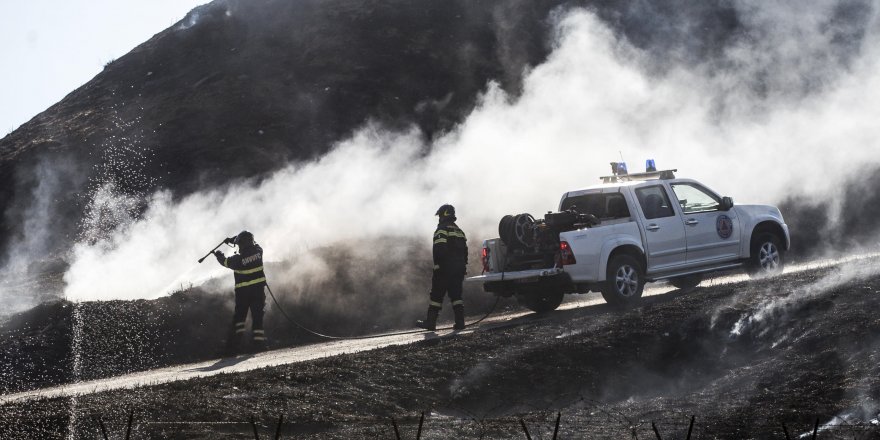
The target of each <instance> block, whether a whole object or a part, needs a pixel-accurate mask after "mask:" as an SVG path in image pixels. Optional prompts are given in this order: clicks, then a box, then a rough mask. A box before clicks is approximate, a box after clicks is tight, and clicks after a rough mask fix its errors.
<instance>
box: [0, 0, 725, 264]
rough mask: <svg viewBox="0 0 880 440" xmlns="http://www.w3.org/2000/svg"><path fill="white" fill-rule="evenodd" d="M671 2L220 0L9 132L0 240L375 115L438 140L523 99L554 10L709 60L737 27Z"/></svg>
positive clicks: (59, 234)
mask: <svg viewBox="0 0 880 440" xmlns="http://www.w3.org/2000/svg"><path fill="white" fill-rule="evenodd" d="M678 3H679V2H668V3H666V4H659V5H656V6H650V7H648V6H645V5H644V4H642V2H638V1H627V2H617V1H614V2H607V1H596V2H585V1H574V0H568V1H566V0H548V1H537V2H533V1H525V0H509V1H503V2H473V1H466V0H415V1H413V0H383V1H372V0H320V1H318V0H298V1H289V0H266V1H260V2H248V1H240V0H218V1H215V2H213V3H210V4H208V5H205V6H202V7H199V8H197V9H195V10H193V11H192V12H191V13H190V14H189V15H188V16H187V17H186V18H184V20H182V21H181V22H180V23H177V24H175V25H174V26H172V27H171V28H169V29H166V30H164V31H162V32H160V33H159V34H157V35H156V36H154V37H153V38H152V39H150V40H149V41H147V42H145V43H144V44H142V45H140V46H138V47H137V48H135V49H134V50H132V51H131V52H130V53H128V54H127V55H125V56H123V57H121V58H120V59H118V60H115V61H113V62H110V63H108V64H107V66H106V67H105V69H104V71H103V72H102V73H100V74H99V75H97V76H96V77H95V78H94V79H92V80H91V81H89V82H88V83H86V84H85V85H83V86H82V87H80V88H78V89H77V90H75V91H73V92H72V93H70V94H69V95H68V96H67V97H65V98H64V99H63V100H62V101H60V102H59V103H57V104H55V105H54V106H52V107H50V108H49V109H47V110H46V111H45V112H43V113H41V114H39V115H38V116H36V117H35V118H34V119H32V120H31V121H29V122H27V123H26V124H23V125H22V126H21V127H20V128H19V129H17V130H16V131H14V132H12V133H10V134H9V135H8V136H6V137H5V138H3V139H2V140H0V212H3V216H2V217H0V248H5V247H7V246H8V245H9V244H10V243H19V242H20V241H21V240H23V238H22V237H25V236H26V235H27V234H26V233H25V231H29V233H30V234H31V235H33V230H34V229H39V230H40V236H41V237H44V238H46V240H45V243H41V244H40V246H36V247H35V246H34V245H33V243H31V245H30V248H29V249H28V251H29V252H31V253H46V252H51V251H55V250H63V249H65V248H66V247H65V245H64V243H66V242H67V240H70V239H72V238H76V235H77V223H78V221H81V219H82V218H83V215H84V210H85V208H86V206H87V205H88V204H89V202H90V201H91V200H92V199H93V195H94V193H95V191H96V188H98V187H99V186H101V185H104V184H108V183H110V184H113V185H115V186H114V190H115V191H118V192H121V193H123V194H128V195H136V196H141V197H142V196H143V195H144V194H149V193H151V192H152V191H154V190H155V189H157V188H164V189H169V190H171V191H172V192H173V193H174V194H176V195H182V194H187V193H190V192H192V191H195V190H197V189H199V188H205V187H211V186H214V185H216V184H218V183H221V182H223V181H224V180H226V179H230V178H233V179H234V178H250V177H255V176H260V175H265V173H267V172H271V171H272V170H274V169H277V168H278V167H279V166H281V165H283V164H285V163H287V162H288V161H301V160H308V159H312V158H315V157H317V156H320V155H321V154H322V153H324V152H325V151H327V149H328V148H329V147H330V146H331V145H332V143H333V142H334V141H337V140H339V139H340V138H343V137H345V136H346V135H347V134H349V133H351V131H352V130H354V129H355V128H357V127H358V126H360V125H362V124H364V123H365V121H368V120H374V121H379V122H381V123H383V124H386V125H389V126H392V127H405V126H409V125H411V124H415V125H416V126H418V127H419V128H420V129H421V130H422V131H423V132H424V133H425V134H426V136H429V137H430V136H433V135H435V134H436V133H438V132H442V131H443V130H447V129H449V128H450V127H452V126H454V124H455V123H457V122H459V121H460V120H461V119H462V118H463V116H465V115H466V114H467V113H468V111H469V110H470V109H472V108H473V106H474V104H475V102H476V99H477V96H478V94H479V92H480V91H481V90H483V89H484V88H485V86H486V84H487V82H488V81H491V80H495V81H498V82H499V83H500V84H501V85H502V87H504V88H505V89H506V90H508V91H509V92H511V93H513V94H516V91H517V89H518V87H519V80H520V78H521V74H522V72H523V70H524V69H526V68H527V67H528V66H531V65H535V64H537V63H539V62H541V61H542V60H543V59H544V58H545V57H546V56H547V54H548V53H549V50H550V48H551V46H552V42H551V40H552V35H551V33H550V31H551V29H552V27H551V25H550V22H551V20H550V17H551V16H552V13H553V11H554V10H559V9H560V8H566V7H572V6H577V5H585V6H589V7H590V8H591V9H593V10H595V11H597V12H598V13H599V14H600V16H602V17H603V18H604V19H606V20H607V21H608V22H609V23H610V24H611V25H612V26H614V27H615V28H616V29H619V30H620V32H621V34H622V35H624V36H625V37H627V38H629V39H630V40H631V41H633V42H634V43H635V44H636V45H638V46H640V47H645V48H648V49H651V50H652V52H656V53H657V54H658V58H659V59H666V58H667V57H668V56H667V55H668V54H670V53H676V54H681V53H685V54H686V56H687V57H692V58H694V59H704V58H707V57H711V56H712V54H713V53H716V52H718V51H720V50H721V49H722V48H723V47H724V41H725V40H726V39H728V38H730V37H731V36H733V35H735V32H732V31H734V30H735V29H736V27H737V19H736V16H735V13H733V12H732V9H731V8H730V7H729V6H727V5H726V4H725V2H706V3H705V4H704V3H701V4H699V5H696V6H693V5H692V6H688V7H686V8H685V7H679V6H681V5H678ZM715 3H718V4H715ZM676 5H678V6H676ZM646 8H647V9H650V10H646ZM692 22H696V23H699V25H697V26H684V25H683V24H684V23H692ZM675 23H678V24H681V25H674V24H675ZM671 24H672V25H671ZM691 28H695V29H703V31H702V32H703V33H704V35H702V36H701V38H698V39H694V38H692V36H688V35H687V32H688V31H687V29H691ZM683 45H686V47H687V50H686V51H684V52H682V51H681V50H675V51H672V50H667V49H671V48H680V47H681V46H683ZM35 219H39V220H35ZM0 255H3V253H0ZM2 258H3V257H2V256H0V259H2Z"/></svg>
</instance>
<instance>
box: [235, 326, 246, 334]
mask: <svg viewBox="0 0 880 440" xmlns="http://www.w3.org/2000/svg"><path fill="white" fill-rule="evenodd" d="M245 331H246V330H245V329H244V327H242V328H240V329H236V330H235V333H236V334H238V333H244V332H245Z"/></svg>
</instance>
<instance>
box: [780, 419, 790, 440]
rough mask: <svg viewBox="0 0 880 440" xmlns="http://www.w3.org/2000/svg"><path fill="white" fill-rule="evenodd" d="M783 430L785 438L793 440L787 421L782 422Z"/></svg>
mask: <svg viewBox="0 0 880 440" xmlns="http://www.w3.org/2000/svg"><path fill="white" fill-rule="evenodd" d="M782 432H784V433H785V440H791V436H790V435H788V427H787V426H785V422H782Z"/></svg>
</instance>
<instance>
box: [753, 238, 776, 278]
mask: <svg viewBox="0 0 880 440" xmlns="http://www.w3.org/2000/svg"><path fill="white" fill-rule="evenodd" d="M784 266H785V251H784V250H783V249H782V245H781V241H780V240H779V237H777V236H776V234H772V233H770V232H761V233H759V234H757V236H755V237H752V244H751V253H750V255H749V260H748V261H747V262H746V271H747V272H748V274H749V276H750V277H752V278H762V277H767V276H771V275H776V274H778V273H782V269H783V267H784Z"/></svg>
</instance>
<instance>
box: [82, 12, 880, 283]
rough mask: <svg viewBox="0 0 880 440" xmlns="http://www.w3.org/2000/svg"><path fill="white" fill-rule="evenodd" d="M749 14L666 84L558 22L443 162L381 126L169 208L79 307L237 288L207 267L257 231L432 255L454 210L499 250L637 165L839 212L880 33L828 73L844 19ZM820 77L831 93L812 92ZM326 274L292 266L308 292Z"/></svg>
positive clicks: (280, 250)
mask: <svg viewBox="0 0 880 440" xmlns="http://www.w3.org/2000/svg"><path fill="white" fill-rule="evenodd" d="M744 5H746V6H742V7H740V9H742V12H743V13H744V14H743V19H744V20H746V23H745V28H746V29H747V30H749V32H750V33H746V35H745V36H744V37H743V38H742V39H741V40H740V41H738V42H735V43H734V44H732V45H731V46H730V47H729V48H728V49H727V52H726V54H725V56H724V59H725V60H726V64H727V66H726V67H720V66H718V65H714V64H713V65H696V66H693V65H684V64H682V65H675V66H672V68H669V69H666V70H664V73H662V74H658V73H656V71H655V69H652V68H651V60H650V57H649V56H648V54H646V53H644V52H641V51H640V50H638V49H636V48H634V47H633V46H632V45H630V44H628V43H627V42H626V41H623V40H621V39H620V38H619V36H618V35H617V34H615V33H614V32H613V31H612V30H611V29H609V28H608V27H607V26H606V25H605V24H603V23H602V22H601V21H600V20H599V19H598V18H596V17H595V16H594V15H593V14H591V13H589V12H586V11H582V10H576V11H572V12H569V13H566V14H564V15H560V16H559V17H556V23H557V24H556V29H557V34H556V39H555V42H554V51H553V52H552V54H551V55H550V56H549V58H548V59H547V60H546V62H544V63H543V64H541V65H538V66H536V67H534V68H533V69H531V70H530V71H528V72H525V73H524V80H523V92H522V94H521V95H520V96H518V97H512V96H510V95H508V94H506V93H504V92H503V91H502V90H501V89H500V88H499V87H498V86H497V85H495V84H488V85H487V88H486V90H485V93H484V94H483V96H482V97H481V100H480V102H479V104H478V106H477V107H476V108H475V110H474V111H473V112H472V114H470V115H469V116H468V117H467V118H466V120H465V121H464V122H463V123H462V124H461V125H460V126H459V127H457V129H456V130H454V131H453V132H450V133H447V134H446V135H444V136H442V137H440V138H438V139H437V140H436V141H435V142H433V144H431V145H426V144H425V143H424V141H423V140H422V139H423V138H422V136H420V133H418V132H416V131H415V130H412V131H409V132H392V131H388V130H385V129H384V128H383V127H381V126H378V125H376V124H366V125H365V126H364V127H363V128H362V129H360V130H359V131H357V132H356V133H355V134H354V135H353V136H352V137H351V138H350V139H348V140H345V141H343V142H340V143H339V144H338V145H337V146H336V147H335V148H334V150H333V151H331V152H330V153H328V154H327V155H325V156H324V157H322V158H320V159H319V160H317V161H314V162H311V163H305V164H296V165H290V166H288V167H287V168H285V169H283V170H281V171H279V172H277V173H275V174H274V175H272V176H270V177H269V178H267V179H264V180H262V181H259V182H250V183H244V184H239V185H233V186H230V187H228V188H223V189H217V190H213V191H208V192H202V193H198V194H194V195H191V196H188V197H185V198H183V199H182V200H173V199H172V197H171V195H170V194H168V193H165V192H159V193H156V194H154V195H153V196H152V199H151V200H150V201H149V205H148V206H149V207H148V209H147V211H146V212H145V213H144V214H143V217H142V219H141V220H139V221H137V222H135V223H133V224H130V225H128V226H126V227H122V228H120V229H118V230H116V231H115V232H113V233H112V234H111V235H110V236H109V237H107V238H106V239H103V240H100V241H98V242H97V243H94V244H85V243H83V244H79V245H77V246H76V247H75V248H74V250H73V254H72V260H71V261H72V264H71V267H70V269H69V271H68V272H67V274H66V277H65V280H66V282H67V289H66V295H67V296H68V298H70V299H74V300H85V299H109V298H125V299H131V298H151V297H156V296H159V295H162V294H164V293H166V292H167V291H168V290H169V289H171V288H174V287H176V286H177V285H179V284H185V283H189V282H199V281H200V280H204V279H207V278H210V277H213V276H217V275H221V274H222V272H221V270H222V268H220V267H219V266H217V265H216V263H214V262H213V261H210V260H208V261H206V262H205V263H203V264H202V265H197V264H196V263H195V260H196V259H197V258H199V257H201V256H202V254H203V253H204V252H206V251H207V250H208V249H210V248H211V247H213V246H214V245H215V244H216V243H217V242H219V241H220V240H222V239H223V238H224V237H226V236H229V235H231V234H234V233H237V232H238V231H240V230H242V229H248V230H251V231H252V232H254V233H255V235H256V238H257V241H258V242H260V243H261V244H263V246H264V249H265V252H266V259H267V260H268V261H274V262H280V261H291V260H294V259H297V260H298V261H300V262H302V261H310V260H309V259H308V258H305V257H303V255H306V254H308V253H309V250H310V249H313V248H316V247H319V246H325V245H329V244H343V245H345V244H346V243H354V241H355V240H358V239H363V238H365V237H375V236H382V237H385V239H388V240H393V239H394V237H401V238H404V237H405V238H411V237H424V241H425V247H426V249H427V247H428V246H429V245H430V240H429V239H430V233H431V231H432V228H433V224H434V221H435V219H434V218H433V217H432V215H431V214H433V212H434V210H436V208H437V206H439V205H440V204H442V203H447V202H448V203H452V204H454V205H455V206H456V208H457V211H458V214H459V218H460V221H459V225H460V226H462V228H463V229H464V230H465V231H466V232H467V233H468V235H469V236H470V238H472V239H475V238H488V237H492V236H495V234H496V232H497V230H496V227H497V222H498V220H499V219H500V218H501V217H502V216H503V215H505V214H511V213H519V212H531V213H533V214H541V213H543V212H546V211H548V210H555V209H556V207H557V204H558V202H559V197H560V195H561V194H562V193H563V192H565V191H568V190H571V189H576V188H581V187H585V186H589V185H592V184H595V183H597V182H598V179H597V177H598V176H600V175H604V174H607V171H608V168H609V166H608V162H610V161H616V160H619V157H620V155H621V154H622V155H623V156H624V158H625V159H626V160H627V161H628V162H629V166H630V171H631V172H633V171H639V170H640V169H641V163H643V160H644V159H646V158H653V159H656V162H657V164H658V166H659V167H660V168H678V169H679V175H680V176H687V177H693V178H696V179H700V180H702V181H704V182H705V183H706V184H708V185H709V186H710V187H713V188H714V189H715V190H717V191H719V192H721V193H723V194H724V195H730V196H733V197H734V198H735V199H736V200H737V202H738V203H743V202H756V203H772V202H774V201H776V200H777V199H778V198H780V197H782V196H784V195H786V194H788V193H791V192H797V193H805V194H808V195H811V196H814V197H817V198H823V197H833V194H834V185H835V183H839V182H840V181H841V180H842V179H843V178H844V177H845V176H847V175H848V173H850V172H851V171H853V164H860V163H871V164H877V163H880V157H878V154H877V153H878V152H880V126H878V125H877V123H876V121H877V120H880V99H877V98H878V97H880V69H878V65H877V63H878V61H880V58H878V55H880V44H877V43H880V41H878V40H880V39H878V34H877V32H876V30H877V20H876V16H875V15H871V16H870V17H868V18H867V20H869V21H870V23H871V25H870V26H868V29H869V31H868V32H867V34H866V35H863V36H861V37H859V38H862V39H863V44H861V45H859V47H860V49H859V53H857V54H856V55H854V56H853V57H852V60H851V62H849V63H848V64H847V65H846V67H845V68H838V69H836V70H833V71H829V69H830V67H829V65H828V60H827V57H828V56H830V55H828V54H829V53H830V47H831V46H832V45H833V44H835V40H834V33H833V32H832V31H833V29H830V28H829V27H828V26H824V25H823V22H822V21H821V19H820V18H821V17H822V16H823V14H824V13H826V12H827V9H828V8H830V7H831V5H830V3H829V4H828V5H826V2H816V3H811V6H809V7H807V6H798V7H797V8H791V9H789V7H787V6H783V5H781V4H775V3H773V4H765V3H744ZM872 14H873V12H872ZM756 42H757V43H756ZM756 72H761V75H758V77H760V78H762V79H761V84H759V86H760V87H756V84H755V78H756ZM805 77H807V78H811V79H817V78H818V79H819V80H821V83H820V84H815V87H814V88H809V87H808V88H807V89H805V88H804V84H807V85H809V84H811V82H810V81H806V82H805V81H803V78H805ZM426 152H428V153H426ZM426 252H427V251H426ZM209 258H210V257H209ZM323 264H325V263H324V262H320V263H314V264H311V265H309V266H308V269H307V268H306V267H305V266H304V265H303V266H299V267H298V268H297V267H293V266H289V265H282V266H281V267H289V270H290V271H291V273H289V274H285V275H284V276H283V277H284V278H286V279H296V278H297V274H298V272H297V271H302V270H314V271H318V270H322V269H321V267H322V265H323ZM269 275H270V277H271V276H273V275H272V274H269ZM276 276H278V274H276Z"/></svg>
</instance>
